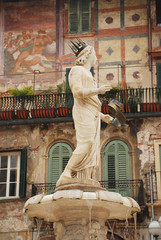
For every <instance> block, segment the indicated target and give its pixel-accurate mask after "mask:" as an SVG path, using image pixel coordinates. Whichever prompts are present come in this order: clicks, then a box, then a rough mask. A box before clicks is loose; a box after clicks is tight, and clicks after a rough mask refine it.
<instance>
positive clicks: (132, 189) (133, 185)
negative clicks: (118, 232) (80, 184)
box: [32, 180, 145, 206]
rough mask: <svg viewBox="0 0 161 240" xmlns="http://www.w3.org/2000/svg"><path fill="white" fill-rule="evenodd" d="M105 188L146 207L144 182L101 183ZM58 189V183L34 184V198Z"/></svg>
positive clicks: (117, 181) (118, 181) (116, 181)
mask: <svg viewBox="0 0 161 240" xmlns="http://www.w3.org/2000/svg"><path fill="white" fill-rule="evenodd" d="M100 184H101V186H102V187H103V188H106V189H107V190H108V191H112V192H118V193H120V194H121V195H122V196H127V197H132V198H134V199H135V200H136V201H137V202H138V203H139V205H140V206H144V205H145V204H144V191H143V182H142V180H122V181H120V180H115V181H100ZM55 188H56V183H39V184H32V196H34V195H36V194H40V193H44V194H51V193H53V192H54V190H55Z"/></svg>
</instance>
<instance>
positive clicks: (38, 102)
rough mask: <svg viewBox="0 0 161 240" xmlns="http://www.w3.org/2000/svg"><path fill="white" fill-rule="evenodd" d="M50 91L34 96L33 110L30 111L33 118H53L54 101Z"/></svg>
mask: <svg viewBox="0 0 161 240" xmlns="http://www.w3.org/2000/svg"><path fill="white" fill-rule="evenodd" d="M51 93H52V91H51V89H48V90H45V91H43V92H42V94H41V95H35V96H34V97H35V101H34V103H35V104H34V105H33V108H32V109H31V115H32V117H33V118H51V117H55V115H56V114H55V107H54V104H55V99H53V97H54V95H53V94H51Z"/></svg>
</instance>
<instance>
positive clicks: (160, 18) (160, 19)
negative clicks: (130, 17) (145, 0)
mask: <svg viewBox="0 0 161 240" xmlns="http://www.w3.org/2000/svg"><path fill="white" fill-rule="evenodd" d="M160 12H161V1H160V0H156V21H157V26H161V14H160Z"/></svg>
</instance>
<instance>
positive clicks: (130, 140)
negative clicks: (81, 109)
mask: <svg viewBox="0 0 161 240" xmlns="http://www.w3.org/2000/svg"><path fill="white" fill-rule="evenodd" d="M160 11H161V4H160V1H159V0H141V1H140V0H136V1H129V0H85V1H84V0H77V1H75V0H46V1H41V0H39V1H37V0H35V1H30V0H28V1H27V0H23V1H20V0H19V1H18V0H3V1H1V2H0V42H1V44H0V89H1V98H0V238H1V239H3V240H6V239H23V240H26V239H36V237H37V236H38V235H37V234H38V233H39V239H50V240H51V239H54V231H53V225H52V223H47V222H46V223H41V224H40V222H39V221H38V220H37V219H33V220H32V221H31V220H29V219H26V217H25V216H24V214H23V212H22V210H23V206H24V204H25V202H26V200H27V199H28V198H29V197H31V196H32V195H35V194H39V193H51V192H53V191H54V188H55V183H56V181H57V179H58V178H59V176H60V174H61V172H62V171H63V169H64V167H65V165H66V163H67V161H68V159H69V158H70V156H71V154H72V151H73V150H74V148H75V146H76V138H75V129H74V124H73V120H72V104H73V101H72V96H71V94H70V93H61V94H57V93H56V89H57V85H60V84H61V83H63V82H68V74H69V71H70V68H71V67H72V66H73V65H74V62H75V56H74V55H73V54H72V53H71V49H70V47H69V45H70V41H71V40H75V39H77V38H81V39H82V40H83V41H85V42H87V43H88V44H90V45H92V46H94V48H95V51H96V55H97V58H98V63H97V66H96V67H95V69H94V70H92V72H93V74H94V77H95V79H96V81H97V85H98V86H101V85H104V84H106V85H107V84H108V85H111V87H112V91H110V93H107V94H106V95H104V96H100V99H101V101H102V112H104V113H109V110H108V108H107V103H108V101H109V99H110V98H115V99H117V100H119V101H121V102H122V103H123V106H124V107H123V111H124V113H125V116H126V117H127V123H128V125H129V127H128V128H122V129H117V128H116V127H114V126H112V125H109V126H107V125H106V124H103V123H102V124H101V146H100V147H101V149H100V150H101V161H100V168H99V172H98V173H97V176H98V179H99V181H100V183H101V184H102V186H104V187H106V189H107V190H109V191H116V192H119V193H121V194H122V195H123V196H129V197H133V198H135V199H136V201H137V202H138V203H139V204H140V206H141V213H139V214H138V218H137V221H136V217H135V216H134V218H133V219H131V220H129V221H125V222H121V221H107V239H110V238H112V232H113V233H114V237H115V239H118V240H120V239H124V240H125V239H130V240H133V239H135V240H136V239H137V240H143V239H150V235H149V232H148V225H149V223H150V221H151V218H152V219H155V220H158V219H159V216H161V190H160V186H161V185H160V181H161V152H160V151H161V105H160V99H161V98H160V86H161V17H160ZM25 86H27V87H30V86H32V88H33V90H34V93H35V95H34V96H33V95H32V96H27V97H25V96H18V97H15V96H10V95H9V90H13V89H16V88H18V89H21V88H23V87H25ZM43 91H46V92H45V94H44V93H43ZM47 93H48V94H47ZM150 180H152V185H150V182H151V181H150ZM153 201H154V204H151V203H152V202H153Z"/></svg>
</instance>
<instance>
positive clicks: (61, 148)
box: [48, 143, 72, 183]
mask: <svg viewBox="0 0 161 240" xmlns="http://www.w3.org/2000/svg"><path fill="white" fill-rule="evenodd" d="M71 155H72V148H71V147H70V146H69V145H68V144H67V143H56V144H54V145H53V146H52V147H51V148H50V150H49V159H48V183H56V182H57V180H58V179H59V177H60V175H61V173H62V172H63V170H64V168H65V166H66V164H67V163H68V160H69V158H70V157H71Z"/></svg>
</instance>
